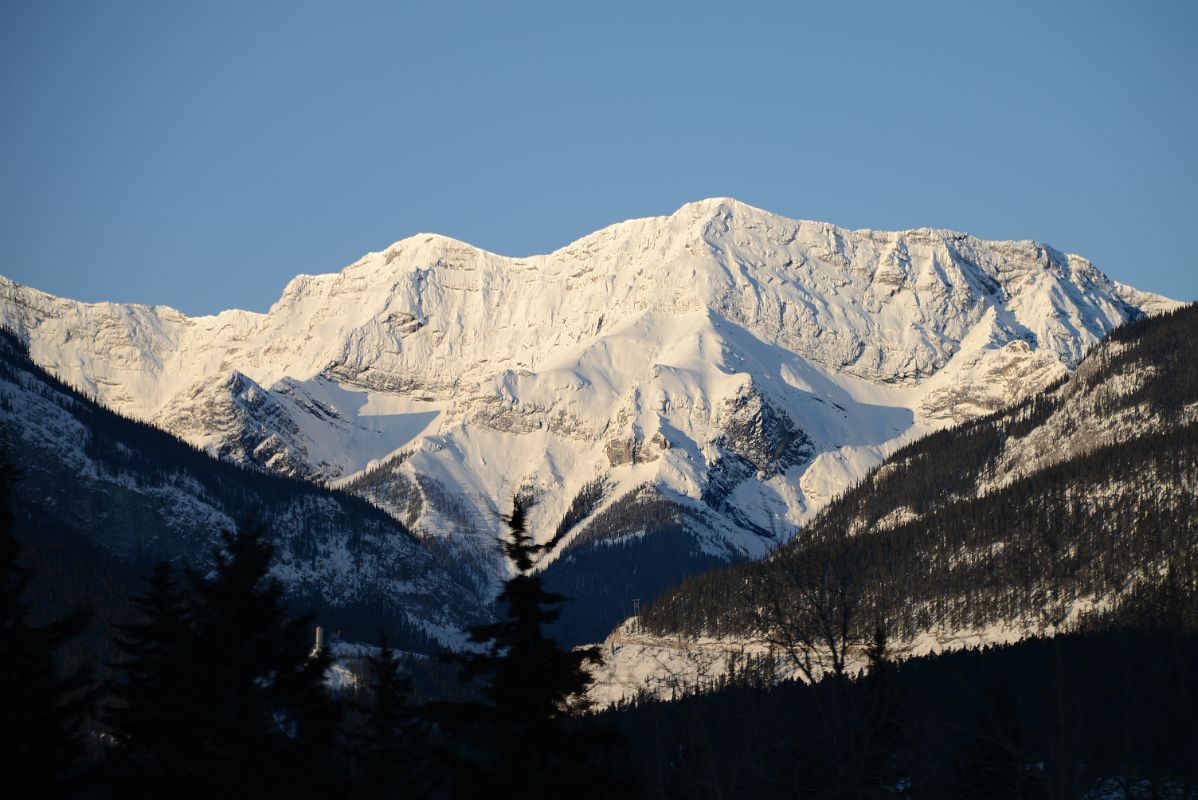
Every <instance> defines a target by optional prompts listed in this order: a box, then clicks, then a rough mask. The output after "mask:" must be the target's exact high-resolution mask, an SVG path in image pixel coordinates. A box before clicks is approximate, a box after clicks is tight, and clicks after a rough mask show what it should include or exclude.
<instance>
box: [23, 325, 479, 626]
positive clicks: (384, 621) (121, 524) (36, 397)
mask: <svg viewBox="0 0 1198 800" xmlns="http://www.w3.org/2000/svg"><path fill="white" fill-rule="evenodd" d="M0 425H2V426H3V434H4V439H5V441H4V443H3V444H4V447H5V449H6V453H7V458H8V460H10V461H12V462H13V463H14V464H15V465H16V466H17V467H18V468H19V469H20V471H21V474H22V478H21V480H20V481H19V482H18V483H17V486H16V491H15V497H14V501H15V504H16V508H15V509H14V511H15V516H16V524H17V533H18V535H19V536H20V538H22V539H24V540H25V541H26V543H27V548H28V551H29V556H30V558H31V559H32V561H33V566H34V567H35V568H36V570H37V571H38V572H39V573H41V574H42V575H43V576H45V579H44V580H41V581H39V582H38V585H40V586H43V587H45V588H44V589H43V590H41V591H42V597H41V601H40V603H39V605H41V606H43V607H46V609H47V612H48V613H52V612H53V611H54V608H53V607H54V606H55V605H63V604H68V603H60V601H62V600H64V599H66V596H68V595H69V596H70V599H74V600H85V601H89V602H92V603H94V604H96V605H98V606H99V607H100V608H99V611H100V615H101V618H103V617H105V616H106V612H109V611H113V609H114V608H115V607H117V606H119V605H120V604H121V599H122V598H123V597H125V596H127V595H129V594H132V593H133V592H135V591H139V590H140V586H139V585H138V584H137V582H136V580H135V579H134V578H135V576H136V574H137V573H138V572H139V571H145V568H146V566H147V565H148V564H149V563H150V562H152V561H154V560H158V559H170V560H175V561H182V562H187V563H192V564H196V565H198V566H202V565H203V564H204V563H205V561H206V559H207V557H208V555H209V552H210V550H211V548H212V546H213V545H214V543H215V542H216V541H217V540H218V536H219V533H220V532H221V531H222V530H224V529H229V528H231V527H233V526H235V525H236V524H237V523H238V522H240V521H243V520H249V521H254V522H259V523H262V524H264V525H266V526H267V528H268V529H269V532H270V537H271V538H272V540H273V542H274V544H275V546H276V552H277V560H276V563H275V565H274V567H273V573H274V574H275V575H276V576H277V577H278V578H280V579H281V580H282V582H283V584H284V586H285V587H286V590H287V592H288V595H289V597H290V598H291V599H292V601H293V602H295V603H296V604H302V605H305V606H310V607H314V608H316V609H318V610H319V611H320V614H321V621H322V622H324V623H325V624H326V625H327V626H328V627H330V629H333V630H335V629H337V628H343V629H346V630H345V632H346V634H347V635H358V636H361V637H363V638H373V637H374V635H375V633H376V632H377V629H378V626H379V625H380V624H381V625H383V626H384V627H386V628H388V629H390V630H391V631H392V636H393V641H400V642H402V643H404V644H412V645H414V646H420V645H421V642H426V640H425V635H426V634H427V633H433V634H436V633H437V632H439V631H440V630H442V629H444V630H450V629H453V628H459V629H460V627H461V626H464V625H466V624H469V623H470V622H471V621H474V620H477V619H478V618H479V614H480V613H481V612H480V609H482V608H484V607H485V599H482V598H479V597H478V596H476V593H475V592H474V591H473V589H472V588H468V584H465V583H464V582H463V581H461V580H459V579H458V578H457V576H455V575H454V574H453V568H452V566H447V565H445V564H444V563H443V560H441V559H439V558H437V557H436V556H435V555H434V554H433V553H432V552H430V551H429V550H428V549H427V547H426V546H425V545H424V544H423V543H421V541H420V540H419V539H417V538H416V537H414V536H412V535H411V534H410V533H409V532H408V531H407V530H406V529H405V528H404V527H403V525H402V524H400V523H398V522H396V521H395V520H394V519H392V518H391V517H389V516H388V515H387V514H385V513H383V512H382V511H380V510H379V509H377V508H375V507H373V506H372V505H370V504H369V503H367V502H366V501H364V500H361V499H360V498H356V497H353V496H351V495H349V494H346V493H344V492H337V491H331V490H328V489H326V488H323V487H320V486H316V485H314V484H310V483H306V482H303V481H299V480H294V479H290V478H285V477H280V476H277V475H270V474H267V473H263V472H259V471H257V470H252V469H245V468H242V467H239V466H236V465H233V464H229V463H226V462H221V461H217V460H214V459H212V458H210V457H209V456H207V455H205V454H204V453H202V452H200V451H198V450H196V449H195V448H193V447H191V446H190V445H188V444H185V443H183V442H181V441H179V440H177V439H175V438H174V437H172V436H170V435H169V434H167V433H164V432H163V431H161V430H158V429H157V428H154V427H151V426H149V425H145V424H142V423H139V422H135V421H133V420H130V419H127V418H124V417H122V416H120V415H118V414H114V413H113V412H111V411H109V410H107V409H105V408H103V407H101V406H99V405H97V404H96V403H94V402H92V401H91V400H90V399H88V398H87V397H85V396H83V395H82V394H80V393H79V392H77V391H75V390H73V389H71V388H70V387H68V386H65V385H64V384H62V383H61V382H60V381H58V380H57V379H55V378H54V377H53V376H51V375H49V374H47V373H46V372H45V371H43V370H42V369H41V368H40V367H38V366H37V365H35V364H34V363H33V362H31V361H30V360H29V358H28V357H27V355H26V353H25V350H24V348H23V346H22V345H21V343H20V341H19V340H18V339H16V338H15V337H13V336H12V335H10V334H5V335H3V336H0ZM35 588H36V587H35ZM113 613H117V614H118V615H119V612H113ZM421 628H423V631H422V630H421ZM426 643H427V642H426Z"/></svg>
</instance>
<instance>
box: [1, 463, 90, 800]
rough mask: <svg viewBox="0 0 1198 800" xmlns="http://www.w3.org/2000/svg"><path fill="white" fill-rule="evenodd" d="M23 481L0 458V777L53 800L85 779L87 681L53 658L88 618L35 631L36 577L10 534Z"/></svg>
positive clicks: (83, 614) (26, 793)
mask: <svg viewBox="0 0 1198 800" xmlns="http://www.w3.org/2000/svg"><path fill="white" fill-rule="evenodd" d="M18 477H19V475H18V472H17V470H16V469H15V468H14V467H13V466H12V465H11V464H9V463H8V462H7V461H6V460H4V459H3V458H2V457H0V777H2V779H3V781H4V783H5V784H6V785H7V786H9V787H19V791H20V792H22V796H23V797H49V796H57V795H59V794H62V793H65V792H66V791H68V790H69V789H71V788H73V787H75V786H77V785H78V784H79V783H80V781H81V779H82V778H81V776H82V772H81V770H80V762H81V759H82V757H83V756H84V751H85V748H84V740H83V735H84V732H83V725H84V721H85V718H86V715H87V711H88V709H89V704H90V700H91V692H90V673H89V672H88V671H87V670H85V669H82V668H81V669H80V670H78V671H76V672H74V673H71V674H69V675H62V674H61V673H60V670H59V669H58V667H57V665H56V663H55V653H56V651H57V650H58V649H59V648H60V647H62V645H63V644H65V643H66V642H68V641H70V640H71V639H73V638H75V637H76V636H78V635H79V634H80V633H82V632H83V631H84V630H85V629H86V628H87V626H88V624H89V622H90V619H91V614H90V612H89V611H86V610H83V609H80V610H77V611H75V612H74V613H72V614H70V615H69V616H67V617H66V618H65V619H62V620H59V621H57V622H53V623H51V624H48V625H43V626H35V625H32V624H31V623H30V620H29V616H30V609H29V607H28V605H26V603H25V602H24V601H23V599H22V595H23V594H24V592H25V589H26V587H27V586H28V584H29V581H30V579H31V577H32V575H31V573H30V572H29V570H28V569H26V568H25V567H24V566H22V565H21V563H20V555H21V544H20V542H19V541H17V538H16V536H15V535H14V533H13V512H12V495H13V488H14V484H15V482H16V480H17V479H18Z"/></svg>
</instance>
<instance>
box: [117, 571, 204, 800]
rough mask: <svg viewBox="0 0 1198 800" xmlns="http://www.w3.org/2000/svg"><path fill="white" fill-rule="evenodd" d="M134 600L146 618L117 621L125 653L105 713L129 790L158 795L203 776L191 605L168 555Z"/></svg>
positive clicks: (122, 782) (120, 777)
mask: <svg viewBox="0 0 1198 800" xmlns="http://www.w3.org/2000/svg"><path fill="white" fill-rule="evenodd" d="M133 605H134V607H135V608H136V609H137V611H138V612H139V613H140V615H141V619H140V621H139V622H135V623H130V624H127V625H120V626H117V630H118V636H117V639H116V646H117V648H118V649H119V650H120V651H121V654H122V656H123V659H122V660H121V661H119V662H118V663H116V664H114V665H113V667H114V668H115V670H116V671H117V673H118V675H119V676H120V679H119V682H118V683H117V684H116V685H115V687H114V688H113V692H112V697H113V700H112V703H111V704H110V705H109V707H108V708H107V709H106V713H105V720H106V721H107V722H108V724H109V726H110V727H111V730H112V734H113V737H114V738H115V739H116V741H117V746H116V748H114V750H113V752H112V754H111V757H110V762H111V763H110V765H109V766H110V773H111V777H112V779H113V781H114V784H115V786H116V787H117V788H118V789H119V790H120V793H121V794H122V795H124V796H132V795H136V796H143V797H158V796H162V795H163V794H164V793H166V792H168V791H169V790H171V789H172V787H174V786H177V785H178V784H179V783H180V782H182V781H187V782H191V781H194V780H195V779H196V778H197V777H198V776H197V775H195V774H194V769H195V767H196V765H195V764H194V763H193V762H194V752H195V748H196V747H197V746H198V745H199V742H198V741H197V740H196V739H195V738H194V736H193V733H194V728H193V720H194V719H195V716H196V710H197V709H196V703H197V701H198V700H200V699H201V698H199V697H198V695H197V694H196V692H195V686H196V677H197V676H196V673H195V669H194V666H195V665H194V653H193V652H192V645H193V635H192V630H191V627H190V625H191V609H190V607H189V598H187V597H186V596H185V595H184V594H183V593H182V592H181V591H180V589H179V587H178V585H177V581H176V579H175V573H174V570H173V568H172V567H171V565H170V563H169V562H165V561H164V562H161V563H159V564H158V565H157V566H156V567H155V569H154V574H153V575H152V576H151V577H150V578H149V579H148V581H147V586H146V591H145V592H144V593H143V594H141V595H139V596H137V597H134V598H133Z"/></svg>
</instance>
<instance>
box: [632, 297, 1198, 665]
mask: <svg viewBox="0 0 1198 800" xmlns="http://www.w3.org/2000/svg"><path fill="white" fill-rule="evenodd" d="M1196 354H1198V308H1196V307H1194V306H1190V307H1187V308H1184V309H1182V310H1179V311H1176V312H1173V313H1168V314H1165V315H1162V316H1159V317H1153V318H1148V319H1143V320H1140V321H1137V322H1134V323H1131V324H1129V325H1127V326H1125V327H1123V328H1121V329H1119V330H1117V331H1116V332H1114V333H1113V334H1112V335H1111V336H1109V337H1108V338H1107V339H1106V340H1105V341H1104V342H1103V343H1102V344H1100V345H1099V346H1097V347H1096V348H1095V350H1094V351H1093V352H1091V353H1090V354H1089V355H1088V356H1087V358H1086V359H1085V360H1084V361H1083V363H1082V364H1081V365H1080V367H1079V369H1078V370H1077V372H1076V374H1074V375H1073V376H1071V377H1070V378H1069V379H1067V380H1065V381H1063V382H1061V383H1059V384H1058V385H1056V386H1055V387H1053V388H1051V389H1049V390H1048V391H1046V392H1044V393H1041V394H1040V395H1037V396H1035V397H1033V398H1031V399H1029V400H1028V401H1026V402H1024V403H1022V404H1019V405H1017V406H1016V407H1014V408H1011V409H1008V410H1006V411H1004V412H1001V413H997V414H994V415H992V416H989V417H986V418H983V419H979V420H976V421H973V422H968V423H965V424H963V425H960V426H958V427H955V428H952V429H949V430H945V431H941V432H939V433H936V434H934V435H931V436H929V437H927V438H925V439H922V440H920V441H918V442H915V443H913V444H911V445H909V446H907V447H905V448H904V449H902V450H900V451H898V452H897V453H895V454H894V455H893V456H892V457H891V458H890V459H888V460H887V461H886V462H885V463H884V464H883V465H882V466H881V467H879V468H878V469H876V470H875V471H873V472H872V473H871V474H870V475H869V476H868V477H867V478H866V479H865V480H864V481H863V482H862V483H861V484H860V485H859V486H857V487H856V488H855V489H853V490H851V491H849V492H848V493H847V494H845V495H844V496H843V497H841V498H839V499H838V500H837V501H835V502H834V503H832V504H831V505H830V506H829V507H828V508H827V509H826V511H825V512H823V513H822V514H821V515H820V516H819V517H818V518H817V519H816V520H815V521H814V522H813V524H811V525H810V526H809V527H808V528H807V529H806V530H804V531H803V532H802V533H800V534H799V536H798V537H796V539H795V540H794V541H792V542H791V543H789V544H788V545H786V546H785V547H783V548H781V549H780V550H779V551H777V552H776V553H774V554H773V555H771V556H770V557H769V558H767V559H765V560H763V561H760V562H755V563H747V564H742V565H738V566H733V567H731V568H729V569H726V570H723V571H718V572H712V573H708V574H705V575H703V576H699V577H696V578H693V579H690V580H687V581H685V582H683V584H682V585H681V586H680V587H679V588H677V589H676V590H674V591H672V592H670V593H667V594H665V595H663V596H662V597H661V598H660V599H659V600H658V601H657V602H655V603H653V604H652V605H651V606H649V607H648V608H647V609H646V610H645V612H644V613H643V614H642V615H641V617H640V620H639V623H640V626H641V628H642V629H643V630H644V631H646V632H648V633H650V634H654V635H658V636H673V635H684V636H702V635H709V636H717V637H733V638H736V637H749V638H751V637H754V636H759V637H764V638H765V639H766V640H779V643H781V644H785V641H783V640H787V641H789V642H790V643H791V644H792V645H793V644H794V640H795V638H796V635H799V636H800V638H801V635H800V634H798V630H799V629H800V628H803V627H806V628H812V627H822V628H823V632H822V633H821V634H820V635H819V636H818V637H816V638H817V639H819V647H818V648H817V649H829V648H830V649H831V650H835V649H837V648H839V649H840V651H841V654H842V655H844V654H846V653H847V654H849V655H851V651H852V650H853V649H854V648H858V649H860V647H863V645H864V643H865V642H866V641H867V640H868V638H869V635H870V632H871V631H872V630H874V629H875V628H876V627H877V626H879V625H880V626H884V627H885V628H887V629H888V630H889V631H890V632H891V635H892V636H893V637H894V638H895V639H896V640H898V641H905V642H911V641H912V640H914V639H916V638H917V637H919V636H920V635H922V634H924V633H926V632H929V631H935V632H941V633H945V632H954V631H974V632H981V633H982V634H983V635H985V633H986V631H990V632H993V633H995V634H996V635H999V637H1000V638H1004V637H1005V638H1009V637H1010V636H1012V635H1014V636H1016V637H1018V636H1020V635H1026V634H1027V633H1031V632H1036V631H1046V632H1053V631H1060V630H1063V629H1067V628H1070V627H1079V626H1086V625H1098V624H1106V623H1109V622H1111V621H1112V620H1114V619H1122V620H1124V621H1127V620H1128V619H1130V618H1133V617H1135V616H1137V615H1139V616H1141V617H1145V616H1146V617H1149V618H1151V619H1153V620H1157V621H1159V620H1160V619H1162V618H1164V617H1169V618H1171V619H1173V620H1174V621H1175V622H1176V623H1177V624H1178V625H1179V626H1181V627H1183V628H1186V629H1193V628H1194V627H1196V626H1198V602H1196V597H1198V554H1196V552H1195V551H1196V549H1198V548H1195V542H1196V541H1198V491H1196V490H1198V357H1196ZM800 649H802V648H800ZM808 649H810V648H808ZM833 660H835V659H833Z"/></svg>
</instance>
